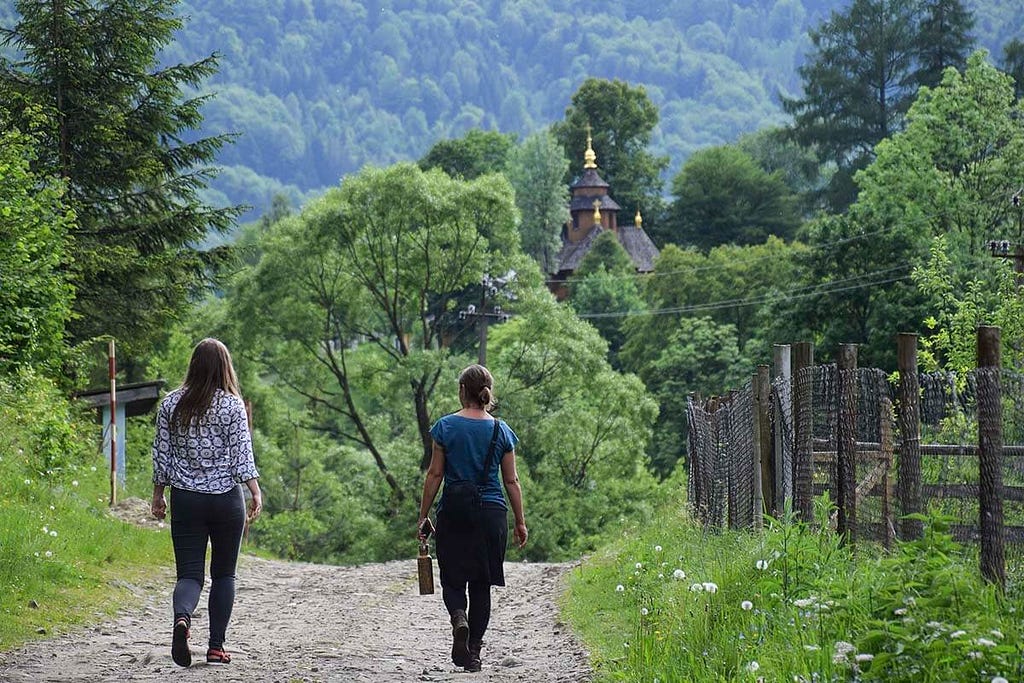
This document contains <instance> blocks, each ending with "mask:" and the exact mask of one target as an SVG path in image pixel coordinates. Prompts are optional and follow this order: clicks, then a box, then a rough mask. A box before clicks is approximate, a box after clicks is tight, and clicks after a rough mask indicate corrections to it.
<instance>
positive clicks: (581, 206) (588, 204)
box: [569, 195, 622, 211]
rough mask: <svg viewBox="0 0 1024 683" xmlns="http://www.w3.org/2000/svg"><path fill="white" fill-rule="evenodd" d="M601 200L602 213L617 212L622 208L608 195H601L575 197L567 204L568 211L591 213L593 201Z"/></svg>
mask: <svg viewBox="0 0 1024 683" xmlns="http://www.w3.org/2000/svg"><path fill="white" fill-rule="evenodd" d="M595 199H600V200H601V210H602V211H618V210H619V209H621V208H622V207H621V206H619V205H618V204H616V203H615V200H614V199H612V198H611V197H609V196H608V195H601V196H600V197H594V196H586V195H576V196H574V197H573V198H572V202H570V203H569V210H570V211H580V210H583V211H593V210H594V200H595Z"/></svg>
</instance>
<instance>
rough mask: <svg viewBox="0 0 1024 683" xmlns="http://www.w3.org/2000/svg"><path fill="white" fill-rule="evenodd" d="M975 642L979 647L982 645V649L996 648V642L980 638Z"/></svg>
mask: <svg viewBox="0 0 1024 683" xmlns="http://www.w3.org/2000/svg"><path fill="white" fill-rule="evenodd" d="M974 642H976V643H977V644H978V645H981V646H982V647H995V646H996V641H994V640H989V639H988V638H978V639H977V640H976V641H974Z"/></svg>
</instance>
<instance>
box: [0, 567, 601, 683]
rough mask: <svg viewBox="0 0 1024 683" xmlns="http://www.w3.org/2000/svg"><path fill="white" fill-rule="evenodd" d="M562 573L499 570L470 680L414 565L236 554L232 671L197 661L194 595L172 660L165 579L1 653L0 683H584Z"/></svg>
mask: <svg viewBox="0 0 1024 683" xmlns="http://www.w3.org/2000/svg"><path fill="white" fill-rule="evenodd" d="M567 568H568V565H556V564H527V563H509V564H507V565H506V579H507V582H508V587H507V588H495V589H493V600H492V602H493V612H492V619H491V626H490V629H489V630H488V633H487V636H486V638H485V641H484V651H483V660H484V669H483V671H482V672H481V673H478V674H469V673H465V672H464V671H462V670H461V669H457V668H456V667H455V666H454V665H452V663H451V660H450V658H449V648H450V640H449V639H450V633H451V632H450V629H448V628H446V626H447V618H446V613H445V611H444V606H443V605H442V603H441V596H440V594H439V593H438V594H435V595H429V596H420V595H418V591H417V584H416V576H415V572H416V565H415V560H409V561H405V562H389V563H386V564H371V565H364V566H360V567H332V566H325V565H314V564H298V563H289V562H280V561H271V560H262V559H258V558H254V557H248V556H247V557H244V558H243V559H242V563H241V566H240V567H239V573H238V574H239V575H238V597H237V599H236V602H235V612H234V616H233V617H232V622H231V625H230V626H229V628H228V642H227V643H226V645H227V649H228V650H229V651H231V652H232V653H234V659H233V660H232V662H231V664H229V665H227V666H209V665H207V664H206V663H205V653H206V637H207V633H208V632H207V626H208V624H207V621H206V613H205V601H206V595H205V592H204V595H203V598H202V600H201V601H200V611H199V613H198V614H197V616H196V617H195V618H194V620H193V629H192V641H191V643H192V653H193V658H194V659H193V665H192V667H190V668H188V669H182V668H179V667H177V666H175V665H174V663H173V662H172V661H171V656H170V628H169V626H170V616H169V611H170V591H171V588H172V577H171V575H170V573H167V575H166V576H163V577H154V580H153V582H152V585H151V586H142V587H136V590H138V591H139V593H140V595H141V596H142V604H141V606H139V607H138V608H136V609H134V610H132V611H130V612H127V613H125V614H123V615H122V616H120V617H119V618H117V619H116V620H113V621H108V622H105V623H100V624H95V625H94V626H92V627H87V628H85V629H83V630H81V631H79V632H77V633H73V634H69V635H66V636H62V637H59V638H56V639H53V640H46V641H40V642H36V643H32V644H29V645H27V646H26V647H24V648H22V649H21V650H17V651H14V652H9V653H3V654H0V681H4V682H7V681H10V682H11V683H28V682H29V681H32V683H37V682H43V681H88V682H89V683H99V682H101V681H118V682H122V681H165V680H170V681H189V682H192V681H217V682H218V683H223V682H226V681H244V682H245V683H257V682H263V681H268V682H269V681H279V682H281V683H293V682H298V681H303V682H306V681H339V682H348V681H353V682H357V681H375V682H376V681H380V682H383V681H464V682H465V683H469V682H470V681H501V682H504V681H551V682H554V681H560V682H562V681H564V682H568V681H588V680H590V673H589V667H588V665H587V658H586V654H585V653H584V652H583V650H582V648H581V647H580V645H579V644H578V643H577V642H576V641H575V640H574V638H573V636H572V634H571V632H570V629H569V627H568V626H567V625H563V624H562V623H561V622H560V621H559V620H558V617H557V614H558V610H557V607H556V605H555V600H556V599H557V595H558V593H559V591H560V590H561V589H562V586H563V581H562V575H563V574H564V573H565V571H566V570H567ZM197 662H198V663H197Z"/></svg>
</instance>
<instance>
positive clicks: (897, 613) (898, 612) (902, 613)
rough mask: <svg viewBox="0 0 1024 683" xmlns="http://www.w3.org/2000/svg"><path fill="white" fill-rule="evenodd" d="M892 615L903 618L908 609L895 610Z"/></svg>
mask: <svg viewBox="0 0 1024 683" xmlns="http://www.w3.org/2000/svg"><path fill="white" fill-rule="evenodd" d="M892 613H893V614H895V615H896V616H898V617H902V616H903V615H904V614H906V613H907V608H906V607H900V608H898V609H894V610H893V611H892Z"/></svg>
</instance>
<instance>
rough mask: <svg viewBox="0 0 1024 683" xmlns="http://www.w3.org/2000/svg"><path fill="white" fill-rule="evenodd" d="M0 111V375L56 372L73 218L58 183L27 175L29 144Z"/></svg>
mask: <svg viewBox="0 0 1024 683" xmlns="http://www.w3.org/2000/svg"><path fill="white" fill-rule="evenodd" d="M4 120H5V118H4V112H3V110H2V109H0V283H2V286H0V372H2V373H4V374H7V373H11V372H15V371H17V370H19V369H26V368H37V369H40V370H42V369H45V370H46V371H47V372H48V373H50V374H51V375H54V376H55V375H56V374H57V373H59V371H60V364H61V361H62V359H63V358H64V356H65V353H64V352H65V349H64V326H65V324H66V322H67V320H68V318H69V316H70V307H71V300H72V297H73V291H72V289H71V287H70V286H69V285H68V284H67V282H66V281H65V279H64V276H63V273H62V271H61V263H62V260H63V256H64V249H65V245H66V241H65V240H66V235H67V232H68V230H69V229H70V228H71V226H72V225H73V222H74V213H73V212H71V211H69V210H68V209H67V208H66V207H65V205H64V202H63V199H62V196H63V186H62V185H61V183H59V182H57V181H55V180H49V179H46V178H40V177H39V176H37V175H35V174H34V173H33V172H32V171H31V163H32V161H33V160H34V159H35V154H36V145H35V141H34V140H33V139H32V138H30V137H28V136H26V135H23V134H22V133H20V132H19V131H18V130H16V129H11V128H7V127H6V126H5V125H4V124H3V121H4Z"/></svg>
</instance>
